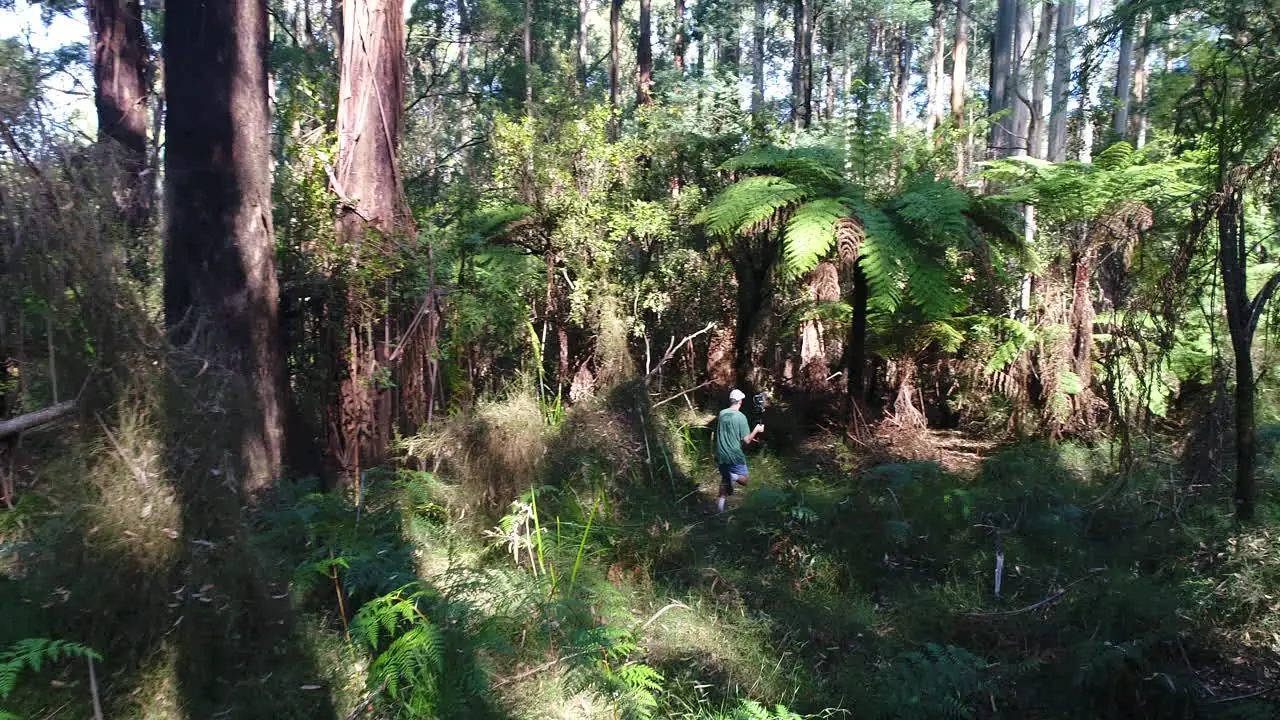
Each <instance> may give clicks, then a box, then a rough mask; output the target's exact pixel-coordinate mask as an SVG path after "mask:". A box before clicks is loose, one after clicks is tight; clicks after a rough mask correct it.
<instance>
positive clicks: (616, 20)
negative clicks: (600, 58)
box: [609, 0, 622, 140]
mask: <svg viewBox="0 0 1280 720" xmlns="http://www.w3.org/2000/svg"><path fill="white" fill-rule="evenodd" d="M621 41H622V0H612V2H610V3H609V107H610V109H611V110H612V119H611V120H610V123H609V136H610V138H611V139H613V140H617V139H618V137H619V128H618V122H619V117H618V98H619V96H620V95H621V93H622V88H621V87H620V86H619V82H620V81H621V78H620V77H619V75H618V73H619V72H620V70H619V68H620V64H619V63H620V58H619V57H618V45H619V43H620V42H621Z"/></svg>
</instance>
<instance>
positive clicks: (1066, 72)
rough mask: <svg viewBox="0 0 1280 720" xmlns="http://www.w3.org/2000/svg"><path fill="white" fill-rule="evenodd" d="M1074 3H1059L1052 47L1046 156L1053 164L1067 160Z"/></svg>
mask: <svg viewBox="0 0 1280 720" xmlns="http://www.w3.org/2000/svg"><path fill="white" fill-rule="evenodd" d="M1075 16H1076V3H1075V0H1060V2H1059V4H1058V28H1057V33H1056V36H1055V39H1054V46H1053V90H1052V91H1051V93H1052V96H1053V97H1052V100H1051V101H1050V103H1051V105H1050V111H1049V153H1048V159H1049V160H1050V161H1052V162H1062V161H1063V160H1066V159H1067V104H1068V103H1069V102H1070V100H1071V36H1072V33H1073V32H1074V31H1075Z"/></svg>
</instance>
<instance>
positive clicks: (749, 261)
mask: <svg viewBox="0 0 1280 720" xmlns="http://www.w3.org/2000/svg"><path fill="white" fill-rule="evenodd" d="M753 249H758V248H748V249H746V250H744V251H743V252H739V253H737V255H738V257H735V258H734V263H733V265H734V276H735V278H736V279H737V281H738V293H737V294H738V319H737V324H736V325H735V326H734V338H733V349H734V359H733V371H734V380H735V381H736V382H737V383H738V385H739V387H741V386H743V385H750V384H751V376H752V374H753V371H754V370H755V368H756V367H757V364H758V363H757V358H756V351H755V344H754V343H753V342H752V340H753V339H754V338H755V335H756V325H757V324H758V323H759V322H760V318H761V316H762V315H763V313H764V308H765V304H766V302H767V301H768V299H769V298H768V280H769V278H768V273H769V268H768V264H767V263H766V262H765V261H763V260H762V259H761V256H760V255H758V254H756V253H753V252H751V250H753Z"/></svg>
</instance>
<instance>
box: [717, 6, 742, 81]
mask: <svg viewBox="0 0 1280 720" xmlns="http://www.w3.org/2000/svg"><path fill="white" fill-rule="evenodd" d="M740 20H741V16H740V15H739V14H738V6H737V3H730V4H729V12H728V17H726V18H725V21H724V23H725V25H724V29H723V35H722V36H721V46H720V56H719V57H718V58H716V72H718V73H720V74H722V75H728V76H730V77H732V78H734V79H735V80H736V79H737V78H738V68H739V65H740V64H741V61H742V49H741V48H740V47H739V44H740V42H741V41H740V39H739V37H738V31H739V27H738V26H739V24H740V22H739V21H740Z"/></svg>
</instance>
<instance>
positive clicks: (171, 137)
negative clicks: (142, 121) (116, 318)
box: [163, 0, 285, 494]
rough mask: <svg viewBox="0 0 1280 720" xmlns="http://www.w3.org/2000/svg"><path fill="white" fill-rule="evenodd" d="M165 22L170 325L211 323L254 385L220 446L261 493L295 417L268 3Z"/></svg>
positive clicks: (183, 337)
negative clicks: (277, 237) (281, 281)
mask: <svg viewBox="0 0 1280 720" xmlns="http://www.w3.org/2000/svg"><path fill="white" fill-rule="evenodd" d="M164 32H165V37H164V44H163V48H164V61H165V78H166V81H165V97H166V98H167V101H168V114H167V116H166V121H165V122H166V126H165V127H166V132H165V136H166V138H167V142H166V146H165V175H166V180H167V201H168V213H167V215H168V217H167V223H166V230H165V248H164V257H165V277H164V311H165V324H166V326H167V327H168V328H169V330H170V332H171V333H172V334H173V335H174V336H175V340H176V341H177V342H179V343H185V342H187V340H188V339H189V338H191V337H192V336H191V333H193V332H196V331H199V332H201V333H202V335H201V336H199V337H195V338H194V339H195V341H196V342H197V343H198V347H200V348H203V349H204V350H205V351H206V352H207V357H208V359H209V361H210V363H211V364H212V365H214V366H215V367H220V368H224V369H226V370H229V371H230V372H231V373H232V375H233V376H234V377H235V378H236V383H237V385H240V386H243V389H244V397H243V398H235V400H243V407H236V408H234V409H235V410H236V411H237V412H238V413H239V415H238V417H236V418H235V420H234V421H230V422H231V425H230V426H229V429H228V430H227V431H228V432H230V433H234V434H235V435H237V436H238V437H237V438H236V439H235V440H232V441H231V442H232V444H231V446H229V447H225V448H221V449H222V450H225V451H226V452H227V453H229V454H230V455H231V456H233V457H236V458H238V459H239V461H240V462H241V463H242V464H243V465H242V467H241V468H239V469H237V470H236V472H238V473H240V476H239V477H238V478H236V480H238V481H239V486H240V487H241V488H243V489H244V490H245V491H246V492H247V493H250V494H255V493H257V492H258V491H261V490H263V489H265V488H267V487H268V486H270V485H271V484H272V483H274V481H275V480H276V478H277V477H278V475H279V471H280V467H281V462H282V458H283V453H284V423H285V417H284V407H285V400H284V397H285V396H284V393H285V390H284V387H285V386H284V362H283V354H282V351H281V347H280V345H279V328H280V323H279V288H278V286H277V284H276V265H275V242H274V238H273V236H272V227H271V207H272V205H271V173H270V167H269V162H270V159H271V134H270V129H271V127H270V116H269V111H268V108H267V50H268V47H269V42H268V39H267V14H266V4H265V2H262V1H261V0H258V1H256V2H255V1H254V0H226V1H225V2H219V3H186V2H171V3H169V4H168V5H167V7H166V16H165V28H164ZM227 401H228V402H232V400H231V399H228V400H227ZM238 404H239V403H238ZM230 428H234V429H230ZM203 441H204V439H203V438H201V442H203Z"/></svg>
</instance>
